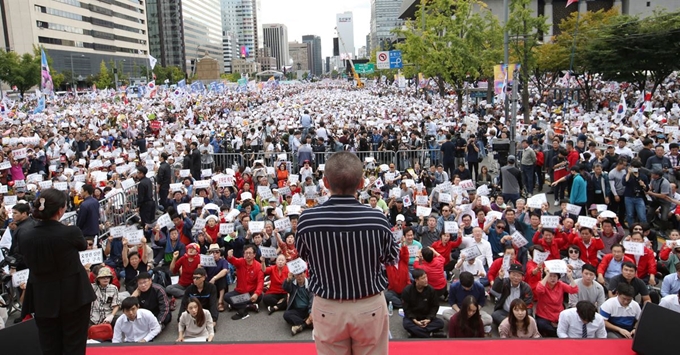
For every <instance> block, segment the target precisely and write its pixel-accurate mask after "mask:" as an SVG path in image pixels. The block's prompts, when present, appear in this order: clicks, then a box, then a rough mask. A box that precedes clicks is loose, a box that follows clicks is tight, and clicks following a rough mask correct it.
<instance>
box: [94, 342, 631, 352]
mask: <svg viewBox="0 0 680 355" xmlns="http://www.w3.org/2000/svg"><path fill="white" fill-rule="evenodd" d="M632 344H633V341H632V340H629V339H622V340H611V339H602V340H600V339H584V340H581V339H573V340H572V339H536V340H520V339H479V340H454V339H436V340H433V339H428V340H400V341H391V342H390V355H414V354H418V353H422V352H423V351H424V350H425V351H427V352H428V353H438V354H442V355H443V354H451V353H454V352H455V353H468V354H549V355H574V354H578V355H591V354H592V355H634V354H635V352H634V351H633V350H632V349H631V346H632ZM119 352H120V353H121V354H125V355H148V354H163V355H186V354H199V353H200V354H282V355H283V354H295V355H312V354H316V349H315V348H314V343H313V342H272V343H249V342H244V343H210V344H207V343H206V344H198V343H177V344H154V343H150V344H144V345H137V344H134V345H128V344H123V345H111V344H108V345H106V344H102V345H90V346H88V348H87V354H88V355H110V354H116V353H119ZM376 355H377V354H376Z"/></svg>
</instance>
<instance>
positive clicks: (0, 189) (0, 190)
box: [0, 185, 7, 194]
mask: <svg viewBox="0 0 680 355" xmlns="http://www.w3.org/2000/svg"><path fill="white" fill-rule="evenodd" d="M6 193H7V185H0V194H6Z"/></svg>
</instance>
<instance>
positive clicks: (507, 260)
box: [501, 254, 512, 272]
mask: <svg viewBox="0 0 680 355" xmlns="http://www.w3.org/2000/svg"><path fill="white" fill-rule="evenodd" d="M511 263H512V255H510V254H505V255H503V265H502V266H501V267H502V268H503V270H505V271H506V272H507V271H508V269H510V264H511Z"/></svg>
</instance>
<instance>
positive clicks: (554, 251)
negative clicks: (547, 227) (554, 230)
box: [533, 231, 569, 260]
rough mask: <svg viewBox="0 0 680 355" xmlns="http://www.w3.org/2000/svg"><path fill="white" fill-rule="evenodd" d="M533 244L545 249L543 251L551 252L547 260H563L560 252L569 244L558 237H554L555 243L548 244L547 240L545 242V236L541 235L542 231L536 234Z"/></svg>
mask: <svg viewBox="0 0 680 355" xmlns="http://www.w3.org/2000/svg"><path fill="white" fill-rule="evenodd" d="M533 242H534V245H540V246H542V247H543V249H545V251H548V252H550V255H548V259H547V260H558V259H561V257H560V250H561V249H563V248H564V247H565V246H567V245H568V244H569V241H568V240H564V239H562V238H558V237H557V236H555V237H553V241H552V242H550V244H548V243H547V242H546V241H545V240H543V234H541V231H537V232H536V234H534V238H533Z"/></svg>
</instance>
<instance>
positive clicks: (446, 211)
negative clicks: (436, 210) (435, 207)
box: [442, 210, 451, 212]
mask: <svg viewBox="0 0 680 355" xmlns="http://www.w3.org/2000/svg"><path fill="white" fill-rule="evenodd" d="M442 212H451V210H442Z"/></svg>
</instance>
